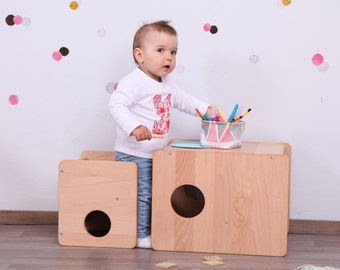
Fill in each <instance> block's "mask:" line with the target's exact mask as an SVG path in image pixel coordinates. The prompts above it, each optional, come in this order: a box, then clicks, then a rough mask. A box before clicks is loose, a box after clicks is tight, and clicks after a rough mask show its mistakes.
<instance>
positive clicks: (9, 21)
mask: <svg viewBox="0 0 340 270" xmlns="http://www.w3.org/2000/svg"><path fill="white" fill-rule="evenodd" d="M13 19H14V15H12V14H10V15H8V16H7V17H6V23H7V24H8V25H9V26H12V25H14V24H15V23H14V20H13Z"/></svg>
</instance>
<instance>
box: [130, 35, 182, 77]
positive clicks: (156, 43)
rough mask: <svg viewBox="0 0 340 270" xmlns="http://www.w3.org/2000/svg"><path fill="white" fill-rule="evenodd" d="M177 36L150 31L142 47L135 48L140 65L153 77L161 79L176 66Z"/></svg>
mask: <svg viewBox="0 0 340 270" xmlns="http://www.w3.org/2000/svg"><path fill="white" fill-rule="evenodd" d="M177 46H178V41H177V37H176V36H173V35H170V34H168V33H165V32H158V31H153V30H152V31H149V32H147V33H146V34H145V37H144V39H143V43H142V46H141V48H137V49H136V50H135V57H136V59H137V61H138V63H139V67H140V68H141V69H142V70H143V71H144V72H145V73H146V74H147V75H149V76H150V77H151V78H153V79H155V80H157V81H159V79H160V78H161V77H164V76H166V75H168V74H170V73H171V72H172V71H173V70H174V69H175V67H176V54H177Z"/></svg>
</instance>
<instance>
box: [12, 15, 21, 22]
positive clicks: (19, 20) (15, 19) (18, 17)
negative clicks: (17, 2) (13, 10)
mask: <svg viewBox="0 0 340 270" xmlns="http://www.w3.org/2000/svg"><path fill="white" fill-rule="evenodd" d="M13 22H14V23H15V24H21V23H22V17H21V16H20V15H16V16H14V18H13Z"/></svg>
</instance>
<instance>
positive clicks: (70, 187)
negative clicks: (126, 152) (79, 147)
mask: <svg viewBox="0 0 340 270" xmlns="http://www.w3.org/2000/svg"><path fill="white" fill-rule="evenodd" d="M58 240H59V243H60V244H61V245H65V246H92V247H119V248H134V247H135V246H136V243H137V165H136V164H135V163H133V162H119V161H114V153H113V152H110V151H84V152H83V153H82V155H81V160H63V161H61V162H60V164H59V224H58Z"/></svg>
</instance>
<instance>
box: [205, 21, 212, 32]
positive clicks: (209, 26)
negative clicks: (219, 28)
mask: <svg viewBox="0 0 340 270" xmlns="http://www.w3.org/2000/svg"><path fill="white" fill-rule="evenodd" d="M210 29H211V25H210V24H209V23H206V24H205V25H203V30H204V31H206V32H208V31H210Z"/></svg>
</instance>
